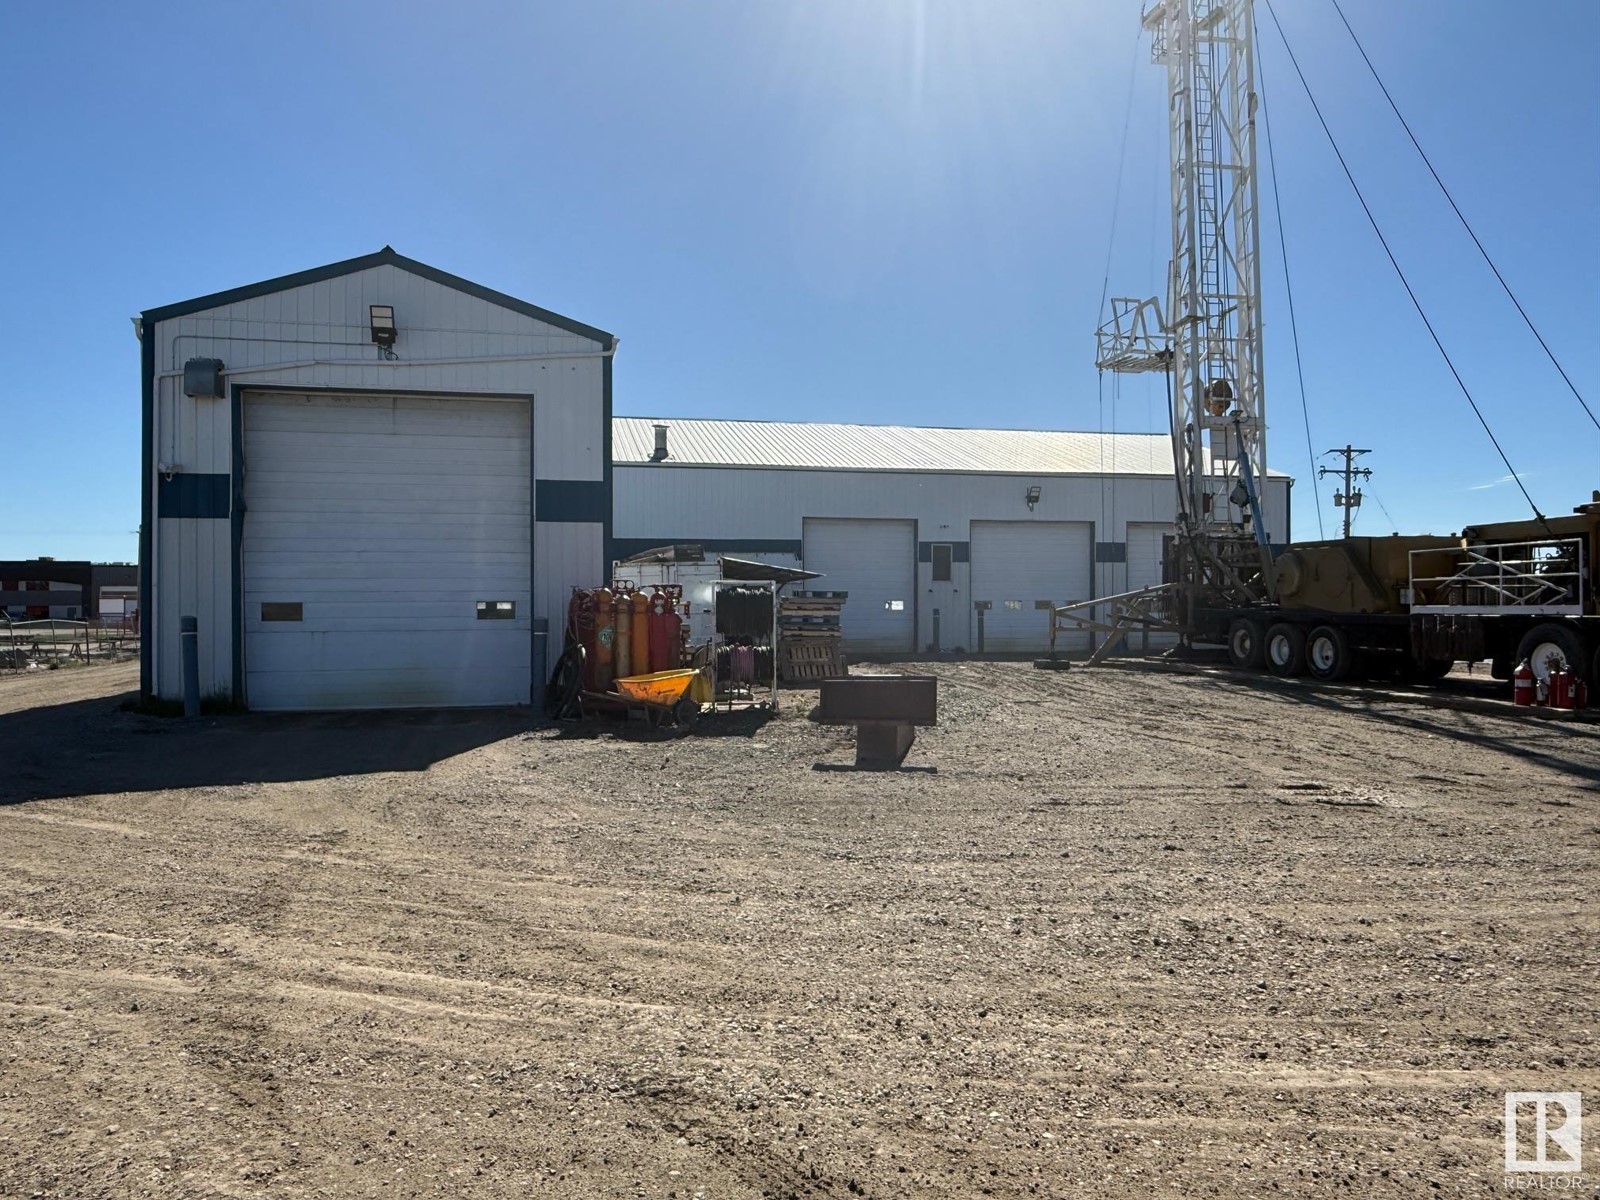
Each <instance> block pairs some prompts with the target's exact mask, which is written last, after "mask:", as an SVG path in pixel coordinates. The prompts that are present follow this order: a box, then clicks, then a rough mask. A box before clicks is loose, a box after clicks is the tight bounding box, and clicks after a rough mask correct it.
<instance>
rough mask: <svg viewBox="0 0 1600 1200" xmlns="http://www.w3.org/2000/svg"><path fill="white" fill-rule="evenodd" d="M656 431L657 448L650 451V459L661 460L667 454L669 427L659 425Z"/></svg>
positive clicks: (653, 460)
mask: <svg viewBox="0 0 1600 1200" xmlns="http://www.w3.org/2000/svg"><path fill="white" fill-rule="evenodd" d="M655 431H656V448H655V449H654V450H652V451H651V452H650V461H651V462H660V461H661V460H662V459H664V458H666V456H667V427H666V426H665V425H657V426H656V427H655Z"/></svg>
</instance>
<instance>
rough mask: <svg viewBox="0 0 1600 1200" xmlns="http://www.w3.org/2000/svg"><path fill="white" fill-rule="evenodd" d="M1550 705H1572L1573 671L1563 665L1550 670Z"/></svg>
mask: <svg viewBox="0 0 1600 1200" xmlns="http://www.w3.org/2000/svg"><path fill="white" fill-rule="evenodd" d="M1550 707H1551V708H1571V707H1572V672H1571V671H1568V670H1564V669H1563V668H1561V667H1553V668H1551V671H1550Z"/></svg>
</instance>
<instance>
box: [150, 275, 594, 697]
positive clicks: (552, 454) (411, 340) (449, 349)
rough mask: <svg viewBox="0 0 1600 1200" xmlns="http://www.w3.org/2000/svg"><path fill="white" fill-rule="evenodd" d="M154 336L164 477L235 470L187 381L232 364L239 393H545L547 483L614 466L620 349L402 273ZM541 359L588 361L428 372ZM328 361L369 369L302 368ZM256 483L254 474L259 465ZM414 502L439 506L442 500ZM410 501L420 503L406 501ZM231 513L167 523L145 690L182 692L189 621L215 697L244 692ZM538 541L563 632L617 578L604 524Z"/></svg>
mask: <svg viewBox="0 0 1600 1200" xmlns="http://www.w3.org/2000/svg"><path fill="white" fill-rule="evenodd" d="M370 304H393V305H394V307H395V317H396V320H397V322H398V324H399V327H400V334H399V340H398V342H397V343H396V346H395V351H396V353H397V354H399V356H400V357H399V359H398V360H397V361H394V362H388V361H385V360H383V359H382V358H381V357H380V356H379V355H378V352H377V348H376V347H375V346H373V345H372V342H371V336H370V331H369V327H368V321H369V314H368V311H367V309H368V305H370ZM151 324H152V326H153V328H150V329H148V330H147V331H146V333H145V337H146V338H147V339H149V340H150V342H151V347H150V351H149V353H150V356H151V358H152V359H153V363H152V367H153V371H154V374H155V379H154V382H153V386H152V401H153V403H152V409H153V423H152V430H151V436H150V441H151V454H152V458H153V460H154V462H153V463H152V464H151V465H152V467H153V466H154V465H155V463H166V464H174V465H177V466H179V467H180V468H181V469H182V470H183V471H184V472H185V473H194V474H231V472H232V470H233V421H232V408H231V405H230V403H229V401H228V400H226V399H218V400H193V399H190V398H189V397H186V396H184V395H183V394H182V386H181V379H180V378H179V377H178V376H177V375H175V374H173V372H181V370H182V368H183V364H184V362H185V360H187V359H190V358H195V357H207V358H220V359H221V360H222V361H223V362H224V363H225V364H226V365H227V368H228V371H229V376H228V379H229V382H230V383H231V384H234V385H241V386H244V387H246V388H250V387H257V388H260V387H272V388H285V387H288V388H292V387H297V386H298V387H307V388H322V389H326V388H335V389H337V388H349V389H352V390H360V391H374V392H393V393H402V394H403V393H408V392H409V393H427V392H434V393H470V392H491V393H498V394H502V395H520V396H527V395H532V396H534V397H535V400H534V405H533V454H534V464H533V472H534V475H535V477H536V478H541V479H558V480H592V481H600V480H603V478H604V476H605V473H606V470H607V464H606V455H605V445H606V440H607V437H608V433H607V429H606V423H605V421H604V419H603V415H602V389H603V373H602V359H601V357H600V355H601V352H602V350H603V349H604V347H603V346H602V345H601V343H600V342H599V341H598V340H596V339H591V338H588V337H584V336H580V335H579V334H576V333H573V332H569V331H567V330H564V329H561V328H558V327H557V326H554V325H550V324H547V323H546V322H544V321H541V320H539V319H537V318H536V317H534V316H531V315H529V314H526V313H522V312H517V311H513V310H512V309H508V308H506V307H504V306H502V305H500V304H496V303H494V302H493V301H491V300H488V299H485V298H482V297H479V296H475V295H470V294H468V293H466V292H463V291H460V290H458V289H456V288H454V287H450V286H447V285H446V284H444V283H441V282H437V281H435V280H433V279H428V278H424V277H423V276H420V275H417V274H415V273H413V272H411V271H407V270H403V269H402V268H400V267H398V266H395V265H392V264H388V263H384V264H379V265H375V266H372V267H370V268H367V269H364V270H360V271H355V272H352V273H350V274H348V275H343V276H336V277H334V278H330V279H325V280H321V281H318V282H315V283H309V284H304V285H302V286H298V287H291V288H287V289H285V290H283V291H280V292H275V293H269V294H266V295H262V296H255V297H252V298H249V299H245V300H239V301H236V302H234V303H229V304H223V305H221V306H220V307H217V308H214V309H210V310H206V311H203V312H197V313H190V314H185V315H182V316H174V317H171V318H168V319H166V320H157V321H154V322H152V323H151ZM533 355H574V356H577V357H571V358H557V359H553V360H551V361H547V362H539V361H521V362H449V363H438V364H435V365H428V361H429V360H436V359H473V358H478V359H481V358H484V357H489V358H504V357H526V356H533ZM313 359H315V360H353V361H348V362H327V361H324V362H319V363H317V364H315V365H302V366H292V365H288V364H293V363H302V362H304V361H305V360H313ZM413 363H415V364H416V365H411V364H413ZM274 364H278V365H274ZM251 368H266V369H263V370H252V369H251ZM245 471H246V473H247V476H248V474H249V471H250V463H249V456H248V454H247V455H246V463H245ZM357 473H358V472H352V474H357ZM158 478H159V477H158ZM256 482H261V483H263V484H265V483H266V482H267V481H262V480H257V481H256ZM350 486H352V487H353V486H358V485H357V484H355V483H352V484H351V485H350ZM148 487H149V495H150V496H151V498H152V503H153V501H154V497H155V494H156V491H157V487H158V483H157V480H156V479H152V480H150V481H148ZM439 498H440V497H438V496H434V497H432V499H435V500H437V499H439ZM412 499H418V500H420V501H421V502H427V499H428V498H412ZM395 502H396V503H404V502H408V501H407V500H406V498H399V497H397V498H395ZM153 511H154V510H153ZM223 516H224V519H211V518H174V517H165V518H162V517H154V518H153V519H152V520H151V525H152V526H153V528H152V530H151V534H150V540H151V545H150V550H149V558H150V561H151V564H152V570H151V578H150V584H151V589H152V596H151V597H150V600H149V606H148V608H149V612H148V617H147V619H148V620H149V621H150V622H151V625H150V628H151V629H152V630H153V631H154V635H155V636H154V638H153V639H152V640H153V642H154V645H153V646H152V647H151V651H150V669H151V672H152V674H153V678H149V679H146V681H145V683H146V686H148V687H149V688H150V689H151V690H152V691H153V692H155V693H156V694H159V695H162V696H166V697H169V698H170V697H176V696H177V695H178V689H179V669H178V662H179V660H178V653H179V650H178V637H177V633H178V619H179V617H180V616H184V615H192V616H195V617H197V618H198V619H199V622H200V632H201V641H200V658H201V670H202V683H201V686H202V690H205V691H208V692H213V691H215V692H226V691H228V690H229V689H230V687H231V684H232V675H233V667H232V660H233V635H232V608H233V583H232V578H233V567H234V563H233V547H232V530H231V525H232V522H231V521H230V520H228V519H225V517H226V514H223ZM534 538H535V553H536V555H537V556H538V557H537V563H536V566H535V576H536V580H537V583H536V595H535V599H534V615H535V616H541V617H547V618H549V619H550V621H551V624H552V626H553V627H555V628H557V629H559V627H560V621H561V617H562V614H563V613H564V611H565V604H566V593H567V590H568V589H569V588H570V587H571V586H572V585H573V584H575V583H579V582H582V583H589V582H592V581H593V580H595V579H598V578H600V577H601V576H602V575H603V573H604V571H603V565H602V559H603V555H604V551H603V546H602V542H603V533H602V526H601V525H600V524H598V523H595V524H584V525H574V526H562V525H556V524H548V523H543V522H541V523H540V525H539V527H538V530H537V532H536V534H535V535H534ZM547 547H550V548H552V549H553V553H554V557H553V558H549V559H547V558H546V556H545V551H546V548H547Z"/></svg>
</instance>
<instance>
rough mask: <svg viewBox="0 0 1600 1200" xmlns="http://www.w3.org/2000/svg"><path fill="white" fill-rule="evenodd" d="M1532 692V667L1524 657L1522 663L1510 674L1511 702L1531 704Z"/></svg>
mask: <svg viewBox="0 0 1600 1200" xmlns="http://www.w3.org/2000/svg"><path fill="white" fill-rule="evenodd" d="M1533 692H1534V678H1533V668H1532V667H1530V666H1529V665H1528V663H1527V660H1526V659H1524V660H1523V662H1522V665H1521V666H1519V667H1518V668H1517V669H1516V672H1515V674H1513V675H1512V676H1511V702H1512V703H1513V704H1524V705H1526V704H1532V703H1533Z"/></svg>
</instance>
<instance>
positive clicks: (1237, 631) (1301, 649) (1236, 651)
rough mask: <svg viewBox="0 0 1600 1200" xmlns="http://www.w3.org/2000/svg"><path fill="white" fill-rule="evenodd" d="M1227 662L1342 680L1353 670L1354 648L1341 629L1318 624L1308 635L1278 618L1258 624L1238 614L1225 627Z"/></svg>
mask: <svg viewBox="0 0 1600 1200" xmlns="http://www.w3.org/2000/svg"><path fill="white" fill-rule="evenodd" d="M1228 661H1229V662H1231V663H1232V664H1233V665H1234V666H1235V667H1239V668H1243V669H1250V670H1260V669H1261V668H1263V667H1264V668H1266V669H1267V670H1268V671H1271V672H1272V673H1273V674H1274V675H1277V676H1280V677H1281V678H1284V679H1291V678H1293V677H1294V676H1296V675H1304V674H1305V673H1307V672H1308V671H1309V672H1310V673H1311V675H1312V677H1313V678H1316V679H1327V680H1333V679H1346V678H1348V677H1349V675H1350V673H1351V672H1352V671H1353V670H1354V669H1355V651H1354V650H1352V649H1351V647H1350V639H1349V638H1348V637H1346V636H1345V633H1344V631H1343V630H1341V629H1339V628H1337V627H1336V626H1333V625H1318V626H1317V627H1316V628H1315V629H1313V630H1312V631H1311V633H1310V635H1309V636H1307V634H1306V631H1305V630H1304V629H1302V628H1301V627H1300V626H1298V625H1294V624H1291V623H1290V622H1288V621H1278V622H1275V623H1274V624H1272V625H1269V626H1266V627H1265V628H1263V627H1262V625H1261V623H1260V622H1259V621H1254V620H1252V619H1251V618H1249V617H1240V618H1238V619H1237V620H1235V621H1234V622H1233V624H1232V625H1231V626H1229V628H1228Z"/></svg>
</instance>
